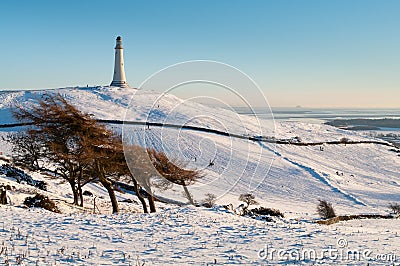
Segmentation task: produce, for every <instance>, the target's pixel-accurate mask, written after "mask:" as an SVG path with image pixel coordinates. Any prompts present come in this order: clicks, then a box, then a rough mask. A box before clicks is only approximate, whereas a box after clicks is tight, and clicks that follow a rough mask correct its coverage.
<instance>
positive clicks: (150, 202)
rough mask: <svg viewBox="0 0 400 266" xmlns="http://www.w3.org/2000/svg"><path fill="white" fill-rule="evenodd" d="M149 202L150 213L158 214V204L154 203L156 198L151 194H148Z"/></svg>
mask: <svg viewBox="0 0 400 266" xmlns="http://www.w3.org/2000/svg"><path fill="white" fill-rule="evenodd" d="M147 200H148V201H149V206H150V212H156V204H155V203H154V196H153V195H151V194H148V195H147Z"/></svg>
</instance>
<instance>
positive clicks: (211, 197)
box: [203, 193, 217, 208]
mask: <svg viewBox="0 0 400 266" xmlns="http://www.w3.org/2000/svg"><path fill="white" fill-rule="evenodd" d="M205 196H206V197H205V199H203V206H204V207H206V208H211V207H213V206H214V204H215V200H216V199H217V196H215V194H212V193H207V194H205Z"/></svg>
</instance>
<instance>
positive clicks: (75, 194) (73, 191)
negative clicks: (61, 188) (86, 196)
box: [68, 179, 79, 206]
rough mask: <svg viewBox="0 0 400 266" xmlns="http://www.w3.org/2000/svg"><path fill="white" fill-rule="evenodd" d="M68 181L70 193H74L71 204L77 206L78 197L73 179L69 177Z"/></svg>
mask: <svg viewBox="0 0 400 266" xmlns="http://www.w3.org/2000/svg"><path fill="white" fill-rule="evenodd" d="M68 183H69V185H70V186H71V190H72V194H73V195H74V203H73V204H74V205H77V206H78V205H79V203H78V200H79V197H78V191H77V189H76V184H75V180H71V179H69V180H68Z"/></svg>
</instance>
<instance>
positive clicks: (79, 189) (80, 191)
mask: <svg viewBox="0 0 400 266" xmlns="http://www.w3.org/2000/svg"><path fill="white" fill-rule="evenodd" d="M82 179H83V171H82V170H81V171H80V172H79V179H78V193H79V199H80V202H81V204H80V206H81V207H83V193H82Z"/></svg>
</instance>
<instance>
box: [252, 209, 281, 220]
mask: <svg viewBox="0 0 400 266" xmlns="http://www.w3.org/2000/svg"><path fill="white" fill-rule="evenodd" d="M247 214H250V215H267V216H275V217H281V218H283V217H285V216H284V215H283V213H282V212H281V211H280V210H277V209H272V208H265V207H260V208H255V209H251V210H249V211H248V212H247Z"/></svg>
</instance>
